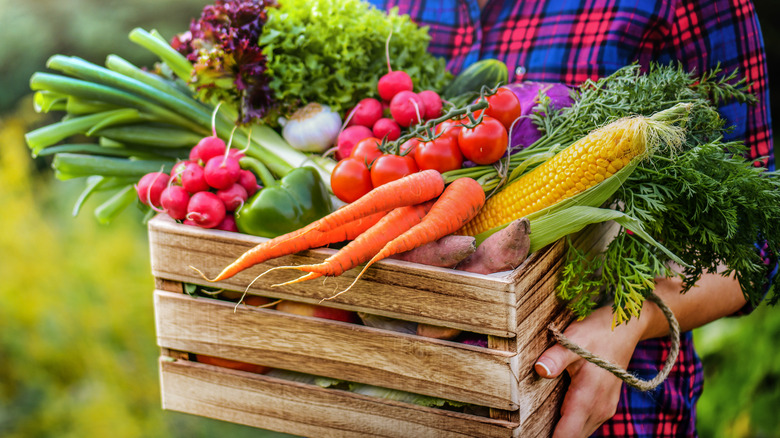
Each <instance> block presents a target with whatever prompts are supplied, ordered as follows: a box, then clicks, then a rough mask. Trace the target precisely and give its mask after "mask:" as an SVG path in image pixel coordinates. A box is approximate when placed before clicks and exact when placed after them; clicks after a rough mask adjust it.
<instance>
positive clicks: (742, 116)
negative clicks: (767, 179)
mask: <svg viewBox="0 0 780 438" xmlns="http://www.w3.org/2000/svg"><path fill="white" fill-rule="evenodd" d="M669 13H670V15H671V16H672V17H673V18H672V20H671V25H670V28H669V33H670V38H669V39H668V41H670V44H671V47H670V52H671V53H670V54H671V56H672V59H679V60H682V61H683V62H684V63H685V64H686V67H687V68H688V69H689V70H695V71H698V72H702V71H705V70H711V69H713V68H715V67H717V66H720V68H721V70H722V71H723V72H724V74H725V73H730V72H732V71H734V70H735V69H737V71H738V74H739V77H740V78H744V79H745V80H746V81H747V83H748V84H750V91H751V92H752V93H753V94H754V95H755V96H756V99H757V102H756V103H755V104H741V103H736V102H728V103H725V104H723V105H721V107H720V112H721V115H722V116H723V117H724V118H725V119H726V120H727V126H730V127H731V130H730V132H729V133H728V136H727V138H726V139H727V140H744V141H745V144H746V145H747V146H748V147H749V158H751V159H754V160H756V161H757V162H759V163H760V164H761V165H764V166H766V167H767V168H768V169H769V170H774V169H775V162H774V147H773V142H772V122H771V114H770V106H769V82H768V76H767V67H766V56H765V51H764V40H763V37H762V35H761V27H760V25H759V22H758V17H757V16H756V12H755V9H754V7H753V3H752V2H751V1H750V0H714V1H713V0H677V1H673V2H672V3H671V8H670V11H669Z"/></svg>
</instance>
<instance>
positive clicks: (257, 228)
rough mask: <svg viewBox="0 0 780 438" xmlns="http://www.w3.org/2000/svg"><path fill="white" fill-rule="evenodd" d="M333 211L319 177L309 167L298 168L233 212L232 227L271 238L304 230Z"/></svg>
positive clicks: (328, 194)
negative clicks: (233, 222)
mask: <svg viewBox="0 0 780 438" xmlns="http://www.w3.org/2000/svg"><path fill="white" fill-rule="evenodd" d="M333 210H334V209H333V202H332V201H331V198H330V193H328V189H327V187H326V186H325V183H324V182H323V181H322V177H320V175H319V173H317V171H316V170H314V169H313V168H311V167H299V168H296V169H293V170H292V171H291V172H290V173H288V174H287V175H285V176H284V177H282V179H280V180H279V181H278V182H276V183H274V184H273V185H270V186H266V187H264V188H263V189H261V190H259V191H258V192H257V193H255V194H254V195H252V197H251V198H249V199H248V200H247V202H246V203H244V205H243V206H242V207H241V208H239V209H238V211H236V226H238V230H239V231H240V232H242V233H246V234H253V235H255V236H262V237H269V238H272V237H276V236H281V235H282V234H286V233H289V232H291V231H295V230H297V229H299V228H301V227H304V226H306V225H308V224H310V223H312V222H314V221H316V220H318V219H320V218H322V217H324V216H326V215H327V214H329V213H331V212H332V211H333Z"/></svg>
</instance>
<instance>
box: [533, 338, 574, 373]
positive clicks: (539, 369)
mask: <svg viewBox="0 0 780 438" xmlns="http://www.w3.org/2000/svg"><path fill="white" fill-rule="evenodd" d="M578 359H580V357H579V356H578V355H577V354H576V353H573V352H572V351H571V350H569V349H568V348H566V347H563V346H561V345H560V344H555V345H553V346H552V347H550V348H548V349H547V350H546V351H545V352H544V353H542V355H541V356H539V359H537V361H536V364H534V370H535V371H536V374H539V376H541V377H544V378H546V379H553V378H556V377H558V376H560V375H561V373H563V371H564V370H566V368H568V367H569V365H571V364H573V363H574V362H575V361H576V360H578Z"/></svg>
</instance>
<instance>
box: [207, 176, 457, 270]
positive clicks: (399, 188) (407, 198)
mask: <svg viewBox="0 0 780 438" xmlns="http://www.w3.org/2000/svg"><path fill="white" fill-rule="evenodd" d="M443 190H444V178H443V177H442V176H441V174H440V173H439V172H438V171H436V170H433V169H430V170H424V171H421V172H417V173H413V174H411V175H407V176H405V177H403V178H400V179H397V180H395V181H391V182H389V183H387V184H383V185H381V186H379V187H375V188H374V189H373V190H371V191H370V192H368V193H366V194H365V195H363V196H362V197H361V198H360V199H358V200H357V201H355V202H353V203H351V204H348V205H346V206H344V207H342V208H339V209H338V210H336V211H334V212H333V213H331V214H329V215H327V216H325V217H323V218H322V219H319V220H317V221H314V222H312V223H310V224H309V225H307V226H305V227H303V228H300V229H298V230H296V231H293V232H291V233H288V234H285V235H283V236H280V237H277V238H274V239H272V240H271V241H270V242H273V243H269V242H266V244H267V245H268V246H267V247H265V248H263V249H258V250H257V251H254V250H250V251H253V253H252V254H250V255H247V254H245V256H246V257H245V256H241V257H240V258H239V259H238V260H236V261H234V262H233V263H231V264H230V265H229V266H227V267H226V268H225V269H223V270H222V272H221V273H220V274H219V275H217V276H216V277H215V278H214V279H213V280H209V279H208V278H206V277H205V276H204V278H206V280H208V281H219V280H224V279H226V278H229V277H232V276H233V275H235V274H237V273H239V272H241V271H242V270H244V269H246V268H249V267H250V266H253V265H255V264H257V263H260V262H261V261H265V260H268V259H269V258H273V257H279V256H283V255H287V254H293V253H295V252H298V251H302V250H304V249H309V248H315V247H318V246H323V245H325V244H327V243H332V242H337V240H329V241H328V242H325V243H322V241H321V237H322V236H320V234H324V233H328V232H330V231H332V230H335V229H337V228H339V227H341V226H345V225H346V226H348V224H351V223H353V222H355V221H357V220H359V219H361V218H364V217H366V216H370V215H373V214H378V213H381V212H388V211H390V210H392V209H394V208H398V207H403V206H407V205H415V204H420V203H422V202H425V201H428V200H431V199H433V198H435V197H437V196H439V195H440V194H441V193H442V191H443ZM377 220H378V219H377ZM374 223H376V222H374ZM372 225H373V224H372ZM366 229H367V228H363V231H365V230H366ZM310 234H313V235H314V236H313V237H310V236H309V235H310ZM299 239H302V240H303V241H300V240H299ZM288 241H290V242H292V244H293V246H294V248H293V247H291V246H290V245H289V244H288ZM310 241H311V242H314V243H313V244H310V243H309V242H310ZM283 243H284V245H282V247H281V248H279V249H276V252H274V253H271V255H270V256H265V255H263V252H265V251H268V250H269V249H270V248H275V247H276V246H277V245H281V244H283ZM256 257H257V258H256ZM255 260H260V261H255ZM193 269H195V270H196V271H197V269H196V268H193ZM198 272H200V271H198ZM201 275H203V273H201Z"/></svg>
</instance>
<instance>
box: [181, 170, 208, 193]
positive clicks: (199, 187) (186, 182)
mask: <svg viewBox="0 0 780 438" xmlns="http://www.w3.org/2000/svg"><path fill="white" fill-rule="evenodd" d="M181 185H182V187H184V189H185V190H187V191H188V192H190V193H197V192H202V191H205V190H208V189H209V185H208V183H206V178H205V175H204V173H203V167H202V166H201V165H200V164H198V163H193V162H188V163H187V164H186V165H185V167H184V171H183V172H182V173H181Z"/></svg>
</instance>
